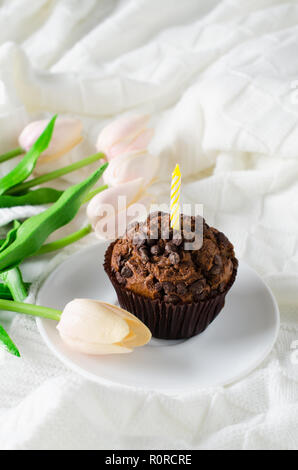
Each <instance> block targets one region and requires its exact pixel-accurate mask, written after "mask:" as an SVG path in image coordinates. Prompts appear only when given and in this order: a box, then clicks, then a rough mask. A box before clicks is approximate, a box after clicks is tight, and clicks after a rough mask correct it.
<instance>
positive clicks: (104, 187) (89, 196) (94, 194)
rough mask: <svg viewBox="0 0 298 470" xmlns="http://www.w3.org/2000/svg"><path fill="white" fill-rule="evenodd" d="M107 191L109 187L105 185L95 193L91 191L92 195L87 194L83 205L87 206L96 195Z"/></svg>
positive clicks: (96, 189) (94, 190)
mask: <svg viewBox="0 0 298 470" xmlns="http://www.w3.org/2000/svg"><path fill="white" fill-rule="evenodd" d="M105 189H108V185H107V184H104V185H103V186H100V187H99V188H95V189H93V191H90V193H88V194H87V196H86V198H85V200H84V202H83V204H86V202H89V201H90V200H91V199H92V198H93V197H94V196H96V194H98V193H101V192H102V191H104V190H105Z"/></svg>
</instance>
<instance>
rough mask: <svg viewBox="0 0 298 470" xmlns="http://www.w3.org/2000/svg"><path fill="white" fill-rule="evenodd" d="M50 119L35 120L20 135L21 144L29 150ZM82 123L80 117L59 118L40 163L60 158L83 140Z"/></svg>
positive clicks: (39, 160)
mask: <svg viewBox="0 0 298 470" xmlns="http://www.w3.org/2000/svg"><path fill="white" fill-rule="evenodd" d="M48 122H49V121H48V120H47V119H44V120H41V121H33V122H31V123H30V124H28V125H27V126H26V127H25V128H24V129H23V131H22V133H21V134H20V136H19V144H20V146H21V147H22V148H23V149H24V150H26V152H28V150H29V149H30V148H31V147H32V145H33V144H34V143H35V141H36V140H37V139H38V137H39V136H40V134H41V133H42V132H43V131H44V129H45V127H46V126H47V124H48ZM82 139H83V137H82V123H81V121H80V120H79V119H74V118H58V119H57V120H56V123H55V127H54V132H53V135H52V139H51V142H50V145H49V146H48V148H47V149H46V150H45V151H44V152H43V153H42V154H41V156H40V157H39V159H38V163H45V162H49V161H51V160H55V159H56V158H59V157H60V156H61V155H64V154H65V153H67V152H69V151H70V150H71V149H72V148H73V147H75V146H76V145H78V144H79V143H80V142H81V141H82Z"/></svg>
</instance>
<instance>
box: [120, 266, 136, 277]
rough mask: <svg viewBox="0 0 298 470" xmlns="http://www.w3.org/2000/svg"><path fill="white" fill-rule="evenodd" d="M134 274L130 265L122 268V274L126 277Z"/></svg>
mask: <svg viewBox="0 0 298 470" xmlns="http://www.w3.org/2000/svg"><path fill="white" fill-rule="evenodd" d="M132 274H133V272H132V270H131V269H130V268H129V267H128V266H124V267H123V268H122V269H121V276H123V277H125V278H128V277H131V276H132Z"/></svg>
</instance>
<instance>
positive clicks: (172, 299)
mask: <svg viewBox="0 0 298 470" xmlns="http://www.w3.org/2000/svg"><path fill="white" fill-rule="evenodd" d="M163 299H164V301H165V302H168V303H170V304H174V305H175V304H177V303H178V302H179V297H177V295H173V294H171V295H165V296H164V298H163Z"/></svg>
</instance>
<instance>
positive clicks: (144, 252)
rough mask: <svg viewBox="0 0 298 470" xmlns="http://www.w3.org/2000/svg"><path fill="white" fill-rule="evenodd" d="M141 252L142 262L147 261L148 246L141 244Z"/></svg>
mask: <svg viewBox="0 0 298 470" xmlns="http://www.w3.org/2000/svg"><path fill="white" fill-rule="evenodd" d="M139 253H140V256H141V260H142V262H143V263H147V261H149V256H148V251H147V248H145V247H144V246H141V248H139Z"/></svg>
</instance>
